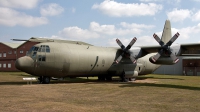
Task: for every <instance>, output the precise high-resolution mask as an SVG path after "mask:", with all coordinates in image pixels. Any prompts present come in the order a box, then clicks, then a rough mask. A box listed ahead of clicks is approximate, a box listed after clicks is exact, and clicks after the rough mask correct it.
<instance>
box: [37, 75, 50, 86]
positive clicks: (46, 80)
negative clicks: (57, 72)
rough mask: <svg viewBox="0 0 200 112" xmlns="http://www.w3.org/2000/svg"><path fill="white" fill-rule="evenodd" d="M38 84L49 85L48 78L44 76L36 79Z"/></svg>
mask: <svg viewBox="0 0 200 112" xmlns="http://www.w3.org/2000/svg"><path fill="white" fill-rule="evenodd" d="M38 80H39V83H40V84H49V83H50V77H46V76H40V77H39V78H38Z"/></svg>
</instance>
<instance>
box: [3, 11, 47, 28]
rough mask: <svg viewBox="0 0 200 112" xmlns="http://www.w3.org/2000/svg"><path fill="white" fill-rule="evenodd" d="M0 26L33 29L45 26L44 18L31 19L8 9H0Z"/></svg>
mask: <svg viewBox="0 0 200 112" xmlns="http://www.w3.org/2000/svg"><path fill="white" fill-rule="evenodd" d="M0 15H3V16H0V25H5V26H16V25H20V26H25V27H33V26H38V25H43V24H47V23H48V20H47V18H45V17H33V16H30V15H26V14H25V13H21V12H18V11H15V10H13V9H9V8H3V7H0Z"/></svg>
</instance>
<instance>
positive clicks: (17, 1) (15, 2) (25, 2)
mask: <svg viewBox="0 0 200 112" xmlns="http://www.w3.org/2000/svg"><path fill="white" fill-rule="evenodd" d="M39 1H41V0H0V6H3V7H8V8H19V9H32V8H34V7H36V6H37V3H38V2H39Z"/></svg>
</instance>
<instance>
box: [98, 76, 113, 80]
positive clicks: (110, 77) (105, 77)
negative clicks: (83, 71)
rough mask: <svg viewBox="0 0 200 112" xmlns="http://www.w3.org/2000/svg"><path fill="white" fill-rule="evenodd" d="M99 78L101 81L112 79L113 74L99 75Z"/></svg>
mask: <svg viewBox="0 0 200 112" xmlns="http://www.w3.org/2000/svg"><path fill="white" fill-rule="evenodd" d="M98 80H99V81H105V80H107V81H111V80H112V76H98Z"/></svg>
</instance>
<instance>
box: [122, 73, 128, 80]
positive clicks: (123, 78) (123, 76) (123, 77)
mask: <svg viewBox="0 0 200 112" xmlns="http://www.w3.org/2000/svg"><path fill="white" fill-rule="evenodd" d="M120 78H121V80H120V82H128V78H125V75H124V73H122V75H121V76H120Z"/></svg>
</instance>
